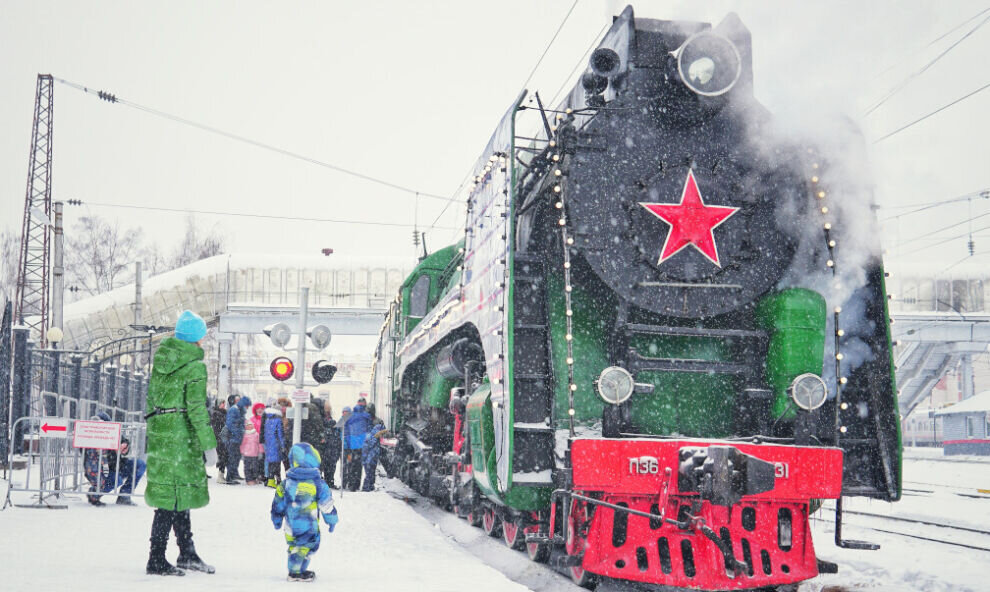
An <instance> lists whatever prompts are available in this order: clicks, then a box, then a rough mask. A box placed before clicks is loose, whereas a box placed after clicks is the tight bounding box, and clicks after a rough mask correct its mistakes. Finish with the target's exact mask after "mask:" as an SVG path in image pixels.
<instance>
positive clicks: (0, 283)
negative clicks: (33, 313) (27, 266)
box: [0, 228, 21, 304]
mask: <svg viewBox="0 0 990 592" xmlns="http://www.w3.org/2000/svg"><path fill="white" fill-rule="evenodd" d="M20 247H21V237H20V235H18V234H14V231H12V230H10V229H6V228H5V229H4V230H3V232H0V304H2V303H4V302H7V301H8V300H13V299H14V296H15V295H16V293H17V273H18V271H19V270H18V268H17V266H18V264H19V263H20V259H19V257H20Z"/></svg>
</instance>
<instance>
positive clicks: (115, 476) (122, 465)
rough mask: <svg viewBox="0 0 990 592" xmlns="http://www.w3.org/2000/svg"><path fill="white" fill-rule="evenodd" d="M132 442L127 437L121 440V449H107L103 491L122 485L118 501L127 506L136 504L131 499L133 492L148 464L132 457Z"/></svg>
mask: <svg viewBox="0 0 990 592" xmlns="http://www.w3.org/2000/svg"><path fill="white" fill-rule="evenodd" d="M130 452H131V442H130V440H128V439H127V438H122V439H121V440H120V449H119V452H118V450H107V457H106V463H107V475H106V477H104V478H103V492H104V493H109V492H111V491H113V489H114V487H117V486H118V485H119V486H120V489H119V490H118V492H119V493H120V494H121V495H118V496H117V503H118V504H122V505H125V506H133V505H136V504H135V503H134V502H133V501H132V500H131V496H130V494H131V493H134V488H135V487H137V486H138V483H140V482H141V477H143V476H144V472H145V470H147V466H148V465H147V464H145V462H144V461H143V460H141V459H140V458H131V456H130Z"/></svg>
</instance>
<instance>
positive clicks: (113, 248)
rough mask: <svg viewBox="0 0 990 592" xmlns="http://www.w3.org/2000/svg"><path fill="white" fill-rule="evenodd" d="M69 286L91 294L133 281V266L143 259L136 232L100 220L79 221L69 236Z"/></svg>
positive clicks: (67, 255)
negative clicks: (77, 287)
mask: <svg viewBox="0 0 990 592" xmlns="http://www.w3.org/2000/svg"><path fill="white" fill-rule="evenodd" d="M65 242H66V247H67V248H66V253H65V254H66V262H67V265H66V266H65V268H66V276H67V278H66V279H67V280H68V282H69V283H70V285H71V284H75V285H77V286H79V287H80V288H81V289H82V291H83V292H86V293H88V294H91V295H92V294H100V293H103V292H108V291H110V290H112V289H114V288H115V287H117V286H118V285H121V284H124V283H126V282H129V281H131V279H133V278H132V277H131V276H132V274H133V270H132V269H130V264H131V263H133V262H134V261H135V260H136V259H138V258H139V257H140V255H141V235H140V233H139V232H138V230H137V229H134V228H128V229H123V228H121V227H120V224H119V223H118V222H113V223H110V222H108V221H107V220H105V219H103V218H100V217H97V216H84V217H82V218H80V219H79V220H78V221H77V222H76V223H75V224H74V225H73V226H72V230H71V232H69V233H66V240H65Z"/></svg>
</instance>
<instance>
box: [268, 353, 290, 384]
mask: <svg viewBox="0 0 990 592" xmlns="http://www.w3.org/2000/svg"><path fill="white" fill-rule="evenodd" d="M269 370H271V372H272V378H274V379H275V380H283V381H284V380H289V379H290V378H292V371H293V370H294V366H293V364H292V360H290V359H289V358H286V357H284V356H281V357H278V358H275V359H274V360H272V363H271V366H269Z"/></svg>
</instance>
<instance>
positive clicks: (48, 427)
mask: <svg viewBox="0 0 990 592" xmlns="http://www.w3.org/2000/svg"><path fill="white" fill-rule="evenodd" d="M66 429H67V428H66V426H56V425H48V422H47V421H46V422H45V423H44V424H43V425H42V426H41V431H43V432H45V433H46V434H47V433H48V432H64V431H66Z"/></svg>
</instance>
